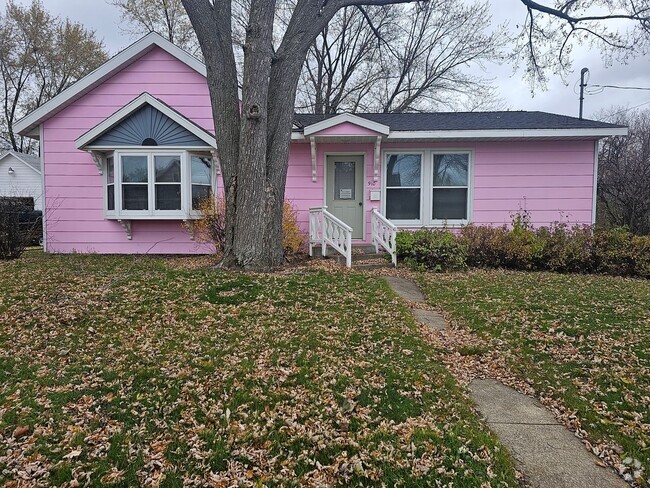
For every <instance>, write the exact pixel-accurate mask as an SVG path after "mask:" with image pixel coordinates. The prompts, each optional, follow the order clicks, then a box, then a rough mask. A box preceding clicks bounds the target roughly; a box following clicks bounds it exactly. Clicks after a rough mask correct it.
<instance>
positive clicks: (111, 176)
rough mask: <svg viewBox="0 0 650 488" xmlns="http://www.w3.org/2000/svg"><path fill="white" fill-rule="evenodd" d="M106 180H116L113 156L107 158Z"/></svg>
mask: <svg viewBox="0 0 650 488" xmlns="http://www.w3.org/2000/svg"><path fill="white" fill-rule="evenodd" d="M106 180H107V182H108V183H109V184H110V183H114V182H115V164H114V163H113V156H111V157H108V158H106Z"/></svg>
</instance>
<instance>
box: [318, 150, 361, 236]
mask: <svg viewBox="0 0 650 488" xmlns="http://www.w3.org/2000/svg"><path fill="white" fill-rule="evenodd" d="M326 187H327V195H326V197H325V204H326V205H327V210H328V211H329V212H331V213H332V214H334V215H335V216H336V217H338V218H339V219H341V220H342V221H343V222H345V223H346V224H348V225H349V226H350V227H352V238H353V239H363V156H361V155H359V156H345V155H343V156H327V181H326Z"/></svg>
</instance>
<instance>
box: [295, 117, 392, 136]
mask: <svg viewBox="0 0 650 488" xmlns="http://www.w3.org/2000/svg"><path fill="white" fill-rule="evenodd" d="M389 132H390V127H389V126H387V125H384V124H380V123H378V122H373V121H371V120H368V119H365V118H363V117H359V116H358V115H354V114H347V113H346V114H340V115H335V116H333V117H330V118H327V119H325V120H321V121H319V122H316V123H314V124H311V125H307V126H305V128H304V130H303V133H304V135H305V136H313V135H317V134H318V135H354V136H359V135H361V136H363V135H374V136H377V135H383V136H386V135H388V134H389Z"/></svg>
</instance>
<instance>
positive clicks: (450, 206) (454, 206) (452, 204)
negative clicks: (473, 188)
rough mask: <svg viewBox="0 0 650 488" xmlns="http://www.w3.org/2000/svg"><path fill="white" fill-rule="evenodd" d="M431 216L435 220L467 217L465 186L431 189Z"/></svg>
mask: <svg viewBox="0 0 650 488" xmlns="http://www.w3.org/2000/svg"><path fill="white" fill-rule="evenodd" d="M433 218H434V219H436V220H446V219H447V220H449V219H466V218H467V188H458V189H455V188H439V189H434V190H433Z"/></svg>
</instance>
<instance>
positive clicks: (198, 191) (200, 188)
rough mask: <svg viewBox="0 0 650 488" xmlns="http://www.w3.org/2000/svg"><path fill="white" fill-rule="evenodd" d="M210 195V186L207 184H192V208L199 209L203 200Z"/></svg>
mask: <svg viewBox="0 0 650 488" xmlns="http://www.w3.org/2000/svg"><path fill="white" fill-rule="evenodd" d="M209 196H210V187H209V186H207V185H192V210H198V208H199V205H201V202H202V201H203V200H205V199H206V198H208V197H209Z"/></svg>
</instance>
